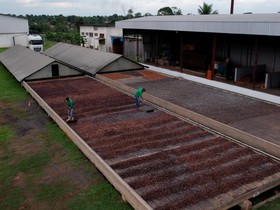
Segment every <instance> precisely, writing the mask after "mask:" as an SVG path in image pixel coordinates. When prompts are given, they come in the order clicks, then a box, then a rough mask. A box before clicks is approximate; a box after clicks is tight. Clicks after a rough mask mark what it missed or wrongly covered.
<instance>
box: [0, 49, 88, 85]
mask: <svg viewBox="0 0 280 210" xmlns="http://www.w3.org/2000/svg"><path fill="white" fill-rule="evenodd" d="M0 61H1V62H2V63H3V65H4V66H5V67H6V68H7V69H8V70H9V71H10V73H11V74H12V75H13V76H14V77H15V78H16V79H17V80H18V81H19V82H22V81H23V80H36V79H47V78H54V77H55V78H57V77H63V76H76V75H83V74H85V73H83V72H81V71H79V70H77V69H73V68H70V67H68V66H67V65H65V64H62V63H60V62H57V61H56V60H55V59H53V58H50V57H48V56H46V55H43V54H40V53H38V52H35V51H33V50H30V49H28V48H25V47H22V46H20V45H16V46H13V47H11V48H9V49H7V50H5V51H4V52H2V53H1V54H0Z"/></svg>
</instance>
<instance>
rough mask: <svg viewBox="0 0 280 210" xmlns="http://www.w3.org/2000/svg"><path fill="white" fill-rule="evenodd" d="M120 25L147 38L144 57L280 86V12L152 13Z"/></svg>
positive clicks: (149, 59)
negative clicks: (172, 14) (158, 14)
mask: <svg viewBox="0 0 280 210" xmlns="http://www.w3.org/2000/svg"><path fill="white" fill-rule="evenodd" d="M116 27H117V28H122V29H123V34H124V36H127V35H129V34H139V35H140V36H141V37H142V38H143V47H144V52H143V54H139V56H140V57H142V58H143V60H144V61H145V62H152V63H154V64H155V65H160V66H161V65H163V66H177V67H178V68H180V69H181V70H182V69H191V70H195V71H200V72H203V73H205V75H207V77H208V78H209V79H212V78H213V76H216V75H219V76H221V77H223V78H225V79H227V80H234V81H236V82H237V81H241V80H243V81H247V82H252V83H253V84H255V83H257V82H262V83H264V86H265V88H273V87H279V86H280V14H277V13H276V14H236V15H184V16H183V15H179V16H149V17H143V18H135V19H129V20H124V21H118V22H116ZM208 70H210V71H208Z"/></svg>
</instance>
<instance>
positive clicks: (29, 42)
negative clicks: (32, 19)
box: [13, 34, 44, 52]
mask: <svg viewBox="0 0 280 210" xmlns="http://www.w3.org/2000/svg"><path fill="white" fill-rule="evenodd" d="M13 42H14V45H17V44H18V45H21V46H24V47H28V48H29V49H31V50H34V51H36V52H43V49H44V41H43V39H42V37H41V36H40V35H38V34H28V35H27V34H23V35H18V36H14V37H13Z"/></svg>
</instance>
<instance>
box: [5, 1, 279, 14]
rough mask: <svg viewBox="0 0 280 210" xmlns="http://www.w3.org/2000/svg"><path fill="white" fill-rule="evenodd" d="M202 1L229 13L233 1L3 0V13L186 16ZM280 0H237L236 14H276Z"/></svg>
mask: <svg viewBox="0 0 280 210" xmlns="http://www.w3.org/2000/svg"><path fill="white" fill-rule="evenodd" d="M203 2H205V3H207V4H212V8H213V9H214V10H217V11H218V13H219V14H229V13H230V4H231V0H181V1H178V0H177V1H175V0H138V1H132V0H72V1H71V0H0V5H1V6H0V13H1V14H15V15H26V14H28V15H31V14H33V15H60V14H62V15H63V16H70V15H75V16H97V15H99V16H110V15H113V14H117V15H126V14H127V11H128V10H129V9H132V10H133V11H134V14H135V13H141V14H142V15H144V14H145V13H150V14H152V15H156V14H157V11H158V10H159V9H161V8H163V7H177V8H179V9H181V11H182V13H183V15H187V14H198V12H197V9H198V7H199V6H202V5H203ZM279 11H280V0H234V14H242V13H245V12H252V13H277V12H279Z"/></svg>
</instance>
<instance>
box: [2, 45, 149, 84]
mask: <svg viewBox="0 0 280 210" xmlns="http://www.w3.org/2000/svg"><path fill="white" fill-rule="evenodd" d="M0 62H1V63H2V64H3V65H4V66H5V67H6V68H7V69H8V71H10V73H11V74H12V75H13V76H14V77H15V78H16V80H17V81H19V82H22V81H28V80H40V79H49V78H61V77H71V76H81V75H90V76H94V75H95V74H96V73H107V72H119V71H128V70H141V69H143V68H144V66H143V65H141V64H139V63H137V62H134V61H132V60H130V59H128V58H126V57H124V56H122V55H119V54H115V53H108V52H102V51H99V50H94V49H88V48H84V47H81V46H77V45H71V44H66V43H58V44H56V45H54V46H52V47H51V48H49V49H48V50H46V51H45V52H44V54H43V53H38V52H35V51H33V50H30V49H28V48H25V47H23V46H20V45H16V46H13V47H11V48H9V49H7V50H5V51H4V52H2V53H0Z"/></svg>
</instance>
